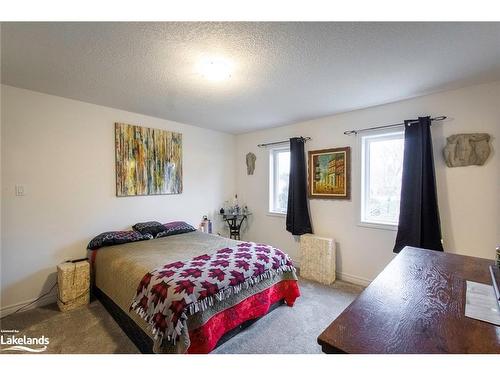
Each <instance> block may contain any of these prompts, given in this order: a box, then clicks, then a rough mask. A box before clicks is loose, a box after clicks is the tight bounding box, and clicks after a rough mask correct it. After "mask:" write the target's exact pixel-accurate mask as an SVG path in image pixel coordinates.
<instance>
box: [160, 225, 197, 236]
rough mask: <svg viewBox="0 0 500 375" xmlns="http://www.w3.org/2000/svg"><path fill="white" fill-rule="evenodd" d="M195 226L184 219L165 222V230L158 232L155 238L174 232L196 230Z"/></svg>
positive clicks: (180, 232)
mask: <svg viewBox="0 0 500 375" xmlns="http://www.w3.org/2000/svg"><path fill="white" fill-rule="evenodd" d="M195 230H196V229H194V227H193V226H191V225H189V224H188V223H186V222H184V221H172V222H170V223H166V224H163V231H162V232H160V233H158V234H157V235H156V237H155V238H160V237H167V236H173V235H174V234H182V233H189V232H194V231H195Z"/></svg>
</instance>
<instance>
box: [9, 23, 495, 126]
mask: <svg viewBox="0 0 500 375" xmlns="http://www.w3.org/2000/svg"><path fill="white" fill-rule="evenodd" d="M1 36H2V46H1V47H2V50H1V53H2V55H1V58H2V60H1V61H2V70H1V72H2V76H1V78H2V83H4V84H7V85H12V86H17V87H22V88H27V89H31V90H35V91H41V92H45V93H49V94H54V95H59V96H63V97H68V98H73V99H78V100H82V101H86V102H90V103H96V104H100V105H105V106H109V107H114V108H120V109H125V110H128V111H133V112H139V113H144V114H148V115H151V116H156V117H161V118H165V119H169V120H174V121H179V122H183V123H187V124H193V125H197V126H201V127H206V128H212V129H217V130H222V131H226V132H230V133H243V132H247V131H251V130H256V129H261V128H266V127H273V126H279V125H284V124H289V123H293V122H297V121H302V120H307V119H311V118H317V117H322V116H326V115H330V114H334V113H339V112H344V111H349V110H352V109H357V108H363V107H368V106H373V105H378V104H383V103H388V102H392V101H396V100H400V99H405V98H409V97H413V96H418V95H423V94H428V93H432V92H436V91H440V90H444V89H451V88H457V87H461V86H465V85H469V84H475V83H482V82H487V81H492V80H500V23H296V22H294V23H175V22H168V23H3V24H2V32H1ZM207 56H208V57H211V56H223V57H225V58H227V59H229V60H230V61H231V62H232V65H233V67H234V70H233V72H232V76H231V78H230V79H229V80H227V81H224V82H211V81H207V80H205V79H204V78H203V77H202V76H200V74H199V73H198V72H197V71H196V64H197V63H198V62H199V61H200V59H201V58H203V57H207Z"/></svg>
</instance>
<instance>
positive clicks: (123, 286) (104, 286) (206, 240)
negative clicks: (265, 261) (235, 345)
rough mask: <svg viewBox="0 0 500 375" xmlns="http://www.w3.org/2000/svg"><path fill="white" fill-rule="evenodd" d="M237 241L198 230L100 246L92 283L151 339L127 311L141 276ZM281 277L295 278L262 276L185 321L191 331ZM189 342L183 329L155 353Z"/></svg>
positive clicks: (177, 349) (282, 277) (290, 275)
mask: <svg viewBox="0 0 500 375" xmlns="http://www.w3.org/2000/svg"><path fill="white" fill-rule="evenodd" d="M238 243H240V241H235V240H231V239H227V238H224V237H220V236H216V235H210V234H206V233H202V232H199V231H194V232H190V233H184V234H178V235H173V236H169V237H163V238H158V239H154V240H149V241H140V242H132V243H127V244H122V245H115V246H110V247H105V248H101V249H99V250H98V251H97V253H96V256H95V264H94V271H95V275H94V276H95V284H96V286H97V287H98V288H99V289H100V290H101V291H102V292H104V293H105V294H106V295H107V296H108V297H109V298H110V299H111V300H113V302H114V303H115V304H117V305H118V306H119V307H120V308H121V309H122V310H123V311H124V312H125V313H126V314H127V315H128V316H129V317H130V318H131V319H132V320H133V321H134V322H135V323H136V324H137V325H138V326H139V327H140V328H141V329H142V330H143V331H144V332H145V333H146V334H147V335H148V336H149V337H150V338H151V339H152V340H154V338H153V335H152V333H151V330H150V329H149V327H148V325H147V323H146V322H145V321H144V320H143V319H142V318H141V317H140V316H139V315H138V314H136V313H135V312H134V311H129V309H130V305H131V303H132V300H133V298H134V296H135V294H136V290H137V286H138V285H139V283H140V281H141V279H142V278H143V276H144V275H145V274H146V273H147V272H149V271H151V270H154V269H156V268H158V267H160V266H163V265H165V264H168V263H172V262H175V261H178V260H187V259H191V258H193V257H196V256H198V255H202V254H207V253H208V254H210V253H212V252H214V251H216V250H218V249H221V248H223V247H231V246H235V245H237V244H238ZM283 280H296V276H295V274H294V273H291V272H284V273H283V274H280V275H277V276H276V277H275V278H272V279H265V280H262V282H260V283H258V284H255V285H253V286H252V287H250V288H248V289H245V290H242V291H241V293H238V294H236V295H233V296H231V297H230V298H227V299H225V300H223V301H218V302H217V303H215V304H214V305H213V306H211V307H210V308H208V309H207V310H204V311H200V312H198V313H196V314H194V315H191V316H190V317H189V319H188V321H187V326H188V330H189V331H192V330H194V329H196V328H198V327H200V326H202V325H203V324H205V323H206V322H207V321H208V320H209V319H210V318H211V317H213V316H214V315H216V314H217V313H219V312H221V311H223V310H226V309H228V308H230V307H232V306H235V305H237V304H238V303H240V302H241V301H243V300H245V299H246V298H248V297H250V296H253V295H255V294H257V293H260V292H262V291H264V290H266V289H267V288H270V287H271V286H273V285H275V284H277V283H279V282H280V281H283ZM189 345H190V339H189V334H188V333H187V332H186V333H185V334H184V335H183V337H182V339H181V340H177V341H176V343H175V345H174V344H171V345H161V346H160V345H158V344H157V343H156V342H155V345H154V347H153V351H154V352H156V353H185V352H186V351H187V349H188V348H189Z"/></svg>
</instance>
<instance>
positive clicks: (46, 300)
mask: <svg viewBox="0 0 500 375" xmlns="http://www.w3.org/2000/svg"><path fill="white" fill-rule="evenodd" d="M37 298H38V297H36V298H32V299H30V300H27V301H24V302H19V303H15V304H13V305H10V306H2V307H0V317H4V316H6V315H9V314H12V313H13V312H14V311H16V310H17V309H19V308H20V307H21V306H24V305H27V304H29V303H31V305H29V306H27V307H26V308H24V309H22V310H21V311H27V310H31V309H34V308H35V307H41V306H45V305H49V304H51V303H54V302H56V301H57V294H56V292H54V293H51V294H48V295H46V296H44V297H42V298H40V299H39V300H38V301H36V302H33V301H35V300H36V299H37ZM32 302H33V303H32Z"/></svg>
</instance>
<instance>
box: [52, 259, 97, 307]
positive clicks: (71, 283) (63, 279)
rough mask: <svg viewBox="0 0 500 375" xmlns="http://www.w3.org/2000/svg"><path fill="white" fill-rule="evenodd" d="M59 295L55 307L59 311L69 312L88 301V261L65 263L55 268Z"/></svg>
mask: <svg viewBox="0 0 500 375" xmlns="http://www.w3.org/2000/svg"><path fill="white" fill-rule="evenodd" d="M57 284H58V286H59V295H58V298H57V305H58V306H59V310H61V311H63V312H64V311H70V310H73V309H75V308H77V307H79V306H83V305H87V304H88V303H89V301H90V264H89V262H88V261H86V260H83V261H78V262H65V263H61V264H59V265H58V266H57Z"/></svg>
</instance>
